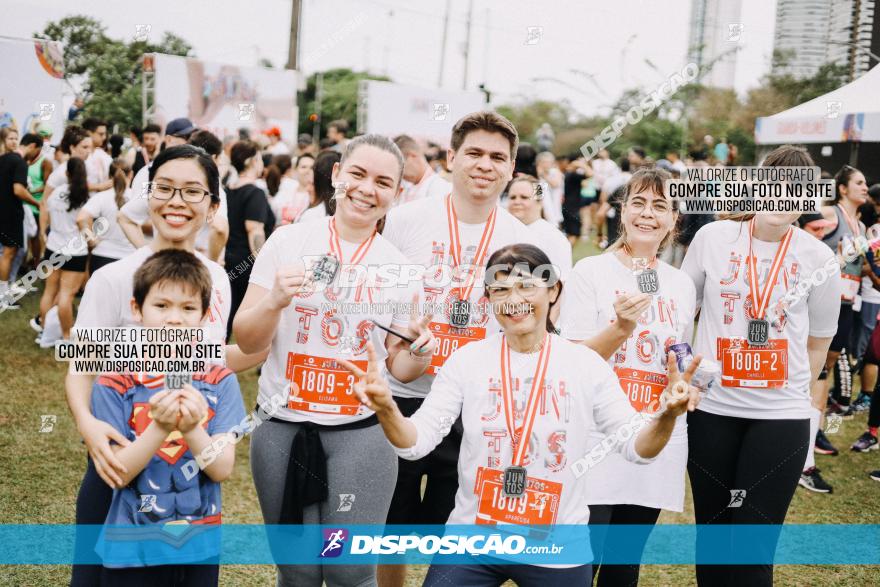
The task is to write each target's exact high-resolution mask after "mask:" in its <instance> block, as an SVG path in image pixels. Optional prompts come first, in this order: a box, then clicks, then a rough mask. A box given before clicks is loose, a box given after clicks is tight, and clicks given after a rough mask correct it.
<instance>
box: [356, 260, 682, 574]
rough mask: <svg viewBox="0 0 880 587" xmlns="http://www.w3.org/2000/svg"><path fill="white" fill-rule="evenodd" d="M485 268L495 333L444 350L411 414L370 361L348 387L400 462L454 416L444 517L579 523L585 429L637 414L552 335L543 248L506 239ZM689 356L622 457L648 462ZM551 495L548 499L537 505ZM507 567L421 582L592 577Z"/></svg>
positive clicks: (585, 359)
mask: <svg viewBox="0 0 880 587" xmlns="http://www.w3.org/2000/svg"><path fill="white" fill-rule="evenodd" d="M486 264H487V266H488V272H487V277H486V282H487V284H488V285H487V286H486V294H487V296H488V299H489V303H490V304H491V306H492V312H493V314H494V315H495V318H496V319H497V320H498V323H499V324H500V325H501V328H502V332H501V333H498V334H495V335H493V336H490V337H488V338H486V339H484V340H480V341H477V342H473V343H471V344H468V345H467V346H466V347H463V348H461V349H459V350H458V351H456V352H455V353H453V354H452V356H450V358H449V359H448V360H447V362H446V363H445V364H444V366H443V369H442V370H441V371H440V374H439V375H438V376H437V378H436V379H435V380H434V382H433V384H432V386H431V391H430V393H429V394H428V395H427V397H426V399H425V401H424V403H423V404H422V406H421V407H420V408H419V409H418V410H417V411H416V412H415V414H413V415H412V416H411V417H409V418H405V417H404V416H403V415H402V414H401V412H400V410H399V408H398V407H397V404H396V403H395V402H394V400H393V399H392V397H391V391H390V389H389V387H388V384H387V382H386V381H385V378H384V377H383V376H382V374H381V373H380V372H379V370H378V369H377V368H376V366H375V361H371V363H370V365H368V368H367V369H366V370H364V369H361V368H358V367H356V366H354V365H349V366H348V368H349V370H350V372H351V373H352V374H353V375H355V376H356V377H357V378H358V383H357V384H356V385H355V393H356V394H357V396H358V398H359V399H360V400H361V401H362V402H363V403H364V405H366V406H367V407H368V408H370V409H372V410H374V411H375V412H376V415H377V416H378V418H379V422H380V423H381V424H382V428H383V430H384V431H385V435H386V436H387V437H388V440H389V441H390V442H391V444H392V445H394V447H395V449H396V451H397V454H398V455H400V456H401V457H402V458H405V459H418V458H421V457H423V456H424V455H426V454H428V453H429V452H430V451H431V450H433V448H434V447H435V446H437V445H438V444H439V443H440V441H441V440H442V439H443V437H444V436H446V434H448V433H449V426H450V425H451V422H454V421H455V420H456V418H458V417H459V415H461V418H462V423H463V426H464V433H463V439H462V443H461V453H460V456H459V459H458V476H459V484H458V492H457V493H456V496H455V509H454V510H453V511H452V514H451V515H450V516H449V520H448V521H447V524H489V525H495V524H519V525H525V526H551V525H557V524H566V525H570V524H586V523H587V520H588V519H589V517H590V512H589V509H588V508H587V507H586V504H587V503H588V501H587V492H588V486H589V481H588V479H587V478H586V477H585V476H581V475H580V474H578V472H577V468H576V467H575V466H574V465H573V464H574V463H575V462H578V461H579V460H581V459H582V457H584V456H585V455H586V454H587V453H588V451H589V449H590V437H589V435H588V430H589V429H590V428H596V429H598V430H600V431H602V432H605V433H612V432H615V431H617V430H619V429H622V428H624V427H627V426H629V425H630V424H631V423H632V422H633V421H634V420H635V419H637V414H636V411H635V410H634V409H633V408H632V406H631V405H630V403H629V402H628V401H627V400H626V397H625V396H624V395H623V394H622V393H620V385H619V383H618V381H617V377H616V376H615V374H614V372H613V371H612V370H611V368H610V367H609V366H608V364H607V363H606V362H605V361H604V360H603V359H602V357H600V356H599V355H597V354H596V353H595V352H593V351H592V350H590V349H589V348H586V347H584V346H583V345H579V344H575V343H573V342H570V341H568V340H566V339H564V338H562V337H560V336H558V335H556V334H555V331H554V329H553V325H552V324H551V322H550V320H549V316H550V309H551V307H552V306H553V305H554V304H555V303H556V302H557V301H558V299H559V295H560V293H561V290H562V285H561V283H560V282H559V278H558V275H557V273H556V271H555V270H554V269H553V267H552V266H551V264H550V260H549V259H548V258H547V256H546V255H545V254H544V253H543V252H542V251H541V250H540V249H538V248H537V247H535V246H532V245H526V244H516V245H508V246H505V247H502V248H501V249H498V250H497V251H496V252H495V253H494V254H493V255H492V256H491V257H490V258H489V260H488V261H487V263H486ZM698 364H699V360H695V361H694V362H693V363H692V364H691V366H690V367H689V369H688V371H687V372H686V373H685V374H684V376H683V379H682V377H681V375H680V374H679V373H678V371H677V369H676V366H675V360H674V355H672V354H670V357H669V359H668V365H669V381H668V386H667V389H668V390H669V393H668V394H667V395H666V396H664V397H665V399H668V401H667V402H666V406H665V411H663V413H662V415H660V416H659V417H657V418H654V419H653V420H652V421H651V422H649V423H646V424H645V425H644V426H643V427H642V428H641V430H640V432H639V433H638V434H634V433H632V432H631V433H630V435H629V436H628V437H627V438H628V439H627V440H626V441H625V442H623V443H618V444H617V446H616V447H615V450H617V451H618V452H619V453H620V454H621V455H623V457H624V458H625V459H626V460H627V461H629V462H633V463H648V462H651V461H652V460H653V459H654V458H655V457H656V456H657V455H658V454H659V453H660V451H661V450H662V449H663V447H664V446H665V445H666V442H667V441H668V440H669V438H670V436H671V435H672V433H673V429H674V428H675V423H676V420H677V417H678V416H679V415H680V414H682V413H684V411H685V410H687V409H688V406H689V405H691V406H692V405H693V402H694V399H695V398H693V397H692V396H691V394H690V393H689V386H688V383H689V381H690V378H691V375H692V373H693V370H694V369H695V368H696V366H697V365H698ZM585 373H589V376H588V377H586V376H585V375H584V374H585ZM673 389H674V395H673ZM515 407H516V408H515ZM523 440H526V442H523ZM548 502H551V503H555V504H556V507H555V508H551V507H544V506H542V504H546V503H548ZM587 554H588V553H587V552H585V553H584V556H585V557H586V556H587ZM484 561H485V559H484ZM481 562H482V561H481ZM506 563H507V561H504V560H501V559H495V560H493V561H492V563H491V564H480V565H465V566H454V565H440V564H437V565H432V566H431V568H430V570H429V571H428V575H427V577H426V579H425V585H431V586H437V585H444V586H445V585H500V584H501V583H503V582H504V581H506V580H508V579H510V580H513V581H514V582H515V583H516V584H517V585H523V586H541V587H552V586H557V585H558V586H563V585H564V586H566V587H570V586H572V585H587V584H589V582H590V565H589V564H581V565H568V566H566V565H540V566H538V565H525V564H515V565H514V564H506Z"/></svg>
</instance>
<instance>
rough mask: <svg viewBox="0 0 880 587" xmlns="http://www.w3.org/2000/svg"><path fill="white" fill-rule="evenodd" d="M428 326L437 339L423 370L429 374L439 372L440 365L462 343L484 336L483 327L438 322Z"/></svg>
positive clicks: (484, 330)
mask: <svg viewBox="0 0 880 587" xmlns="http://www.w3.org/2000/svg"><path fill="white" fill-rule="evenodd" d="M428 328H430V329H431V332H432V333H433V334H434V338H436V339H437V347H436V348H435V349H434V356H433V357H431V364H430V365H429V366H428V369H427V370H426V371H425V373H427V374H429V375H436V374H437V373H439V372H440V367H442V366H443V364H444V363H445V362H446V359H448V358H449V357H450V355H452V353H454V352H455V351H457V350H458V349H460V348H461V347H463V346H464V345H466V344H468V343H471V342H474V341H477V340H483V339H484V338H486V329H485V328H473V327H468V328H454V327H452V326H450V325H449V324H440V323H439V322H431V324H430V325H429V326H428Z"/></svg>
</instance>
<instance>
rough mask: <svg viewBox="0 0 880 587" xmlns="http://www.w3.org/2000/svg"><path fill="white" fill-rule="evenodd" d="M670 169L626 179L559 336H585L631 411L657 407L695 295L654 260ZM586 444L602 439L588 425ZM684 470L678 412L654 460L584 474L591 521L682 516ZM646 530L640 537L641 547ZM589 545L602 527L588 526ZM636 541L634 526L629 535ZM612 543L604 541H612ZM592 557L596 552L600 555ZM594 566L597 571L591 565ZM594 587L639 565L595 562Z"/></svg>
mask: <svg viewBox="0 0 880 587" xmlns="http://www.w3.org/2000/svg"><path fill="white" fill-rule="evenodd" d="M669 179H671V176H670V174H669V173H667V172H665V171H663V170H662V169H642V170H639V171H637V172H636V173H635V174H633V176H632V178H631V179H630V180H629V182H627V185H626V191H625V192H624V198H623V202H622V204H621V214H620V237H619V238H618V240H617V241H616V242H615V243H614V244H613V245H611V246H610V247H609V248H608V252H606V253H605V254H602V255H596V256H593V257H587V258H585V259H581V260H580V261H579V262H578V264H577V265H576V266H575V268H574V271H573V272H572V276H571V278H569V279H568V280H567V281H566V283H565V290H566V293H565V299H564V300H563V303H562V312H561V315H560V329H561V331H562V335H563V336H564V337H565V338H567V339H569V340H571V341H573V342H585V343H586V344H587V346H589V347H590V348H592V349H593V350H595V351H596V352H597V353H599V354H600V355H601V356H602V358H603V359H605V360H606V361H608V362H609V364H610V365H611V366H612V367H613V368H614V372H615V373H616V374H617V377H618V378H619V380H620V386H621V390H620V392H621V393H622V394H623V395H624V397H626V398H627V400H628V401H629V403H630V404H631V405H632V407H633V408H634V409H635V410H637V411H639V412H645V413H649V414H650V413H654V412H655V411H656V410H657V407H658V405H657V400H658V398H659V397H660V394H661V393H662V392H663V390H664V389H665V387H666V383H667V373H666V352H667V351H668V349H669V347H670V345H673V344H677V343H690V342H691V336H692V334H693V324H694V315H695V313H696V292H695V291H694V284H693V282H692V281H691V280H690V278H689V277H688V275H687V274H686V273H684V272H682V271H680V270H678V269H676V268H675V267H673V266H671V265H669V264H667V263H664V262H663V261H661V260H659V259H658V258H657V255H658V253H659V252H660V251H661V250H663V249H664V248H665V246H666V245H668V244H669V243H670V242H671V241H672V239H673V232H674V228H675V223H676V220H677V219H678V211H677V210H676V209H675V208H674V207H673V203H672V201H671V200H670V199H669V197H668V196H667V194H666V189H665V184H666V181H667V180H669ZM591 439H592V440H591V442H592V443H593V444H594V445H597V444H600V443H601V441H602V439H603V435H602V434H601V433H599V432H598V431H596V430H593V431H591ZM686 466H687V423H686V422H685V417H684V416H683V415H682V416H681V417H679V418H678V421H677V422H676V424H675V429H674V431H673V433H672V438H671V439H670V441H669V444H668V445H667V446H666V448H665V449H663V452H662V453H660V455H659V456H658V457H657V460H656V461H655V462H653V463H651V464H650V465H647V466H635V465H633V464H632V463H628V462H627V461H626V460H625V459H623V458H622V457H621V456H620V455H617V454H611V455H609V456H608V457H607V458H606V459H604V460H603V461H602V462H600V463H598V464H597V465H595V466H593V467H591V468H590V469H588V470H587V473H586V478H587V503H588V504H589V505H590V511H591V512H592V513H591V515H590V525H591V526H592V525H596V524H601V525H604V524H639V525H643V526H653V525H654V524H655V523H656V522H657V518H658V516H659V515H660V510H661V509H665V510H670V511H674V512H681V511H682V510H683V508H684V479H685V468H686ZM649 534H650V531H648V532H644V533H641V532H640V533H639V539H641V545H640V549H641V548H644V544H645V542H647V540H648V536H649ZM592 536H593V540H592V543H593V546H594V550H596V549H595V547H596V546H597V543H600V542H601V540H599V538H601V532H594V533H593V534H592ZM632 537H633V540H635V532H633V534H632ZM609 548H610V546H609ZM596 556H597V560H601V556H602V553H601V552H596ZM597 567H598V568H597ZM593 571H594V575H595V574H597V573H598V576H599V578H598V581H597V586H598V587H610V586H618V585H626V586H631V585H636V584H638V581H639V565H638V564H621V565H606V564H602V565H601V566H599V565H594V567H593Z"/></svg>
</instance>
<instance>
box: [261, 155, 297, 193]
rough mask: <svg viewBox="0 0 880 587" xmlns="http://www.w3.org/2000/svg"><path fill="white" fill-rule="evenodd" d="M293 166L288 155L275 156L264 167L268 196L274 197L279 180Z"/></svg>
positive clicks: (278, 186)
mask: <svg viewBox="0 0 880 587" xmlns="http://www.w3.org/2000/svg"><path fill="white" fill-rule="evenodd" d="M292 166H293V159H291V157H290V155H275V156H274V157H272V162H271V163H270V164H269V165H268V166H267V167H266V187H267V188H269V195H270V196H274V195H275V194H277V193H278V188H280V187H281V178H282V177H283V176H284V174H285V173H287V172H288V171H289V170H290V168H291V167H292Z"/></svg>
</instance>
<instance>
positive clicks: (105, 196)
mask: <svg viewBox="0 0 880 587" xmlns="http://www.w3.org/2000/svg"><path fill="white" fill-rule="evenodd" d="M110 177H111V178H112V179H113V187H112V188H110V189H109V190H104V191H103V192H98V193H96V194H92V197H91V198H89V200H88V201H87V202H86V203H85V205H83V207H82V208H81V209H80V211H79V213H78V214H77V217H76V224H77V226H78V227H79V229H80V231H84V230H91V231H92V232H93V233H94V232H95V229H94V227H93V223H94V221H95V219H96V218H103V219H104V220H103V222H106V224H107V226H108V229H107V231H106V232H105V233H104V235H103V236H101V237H99V238H98V240H97V241H95V242H91V243H89V246H90V247H91V256H90V258H89V271H90V272H92V273H94V272H95V271H97V270H98V269H100V268H101V267H103V266H104V265H108V264H110V263H112V262H114V261H118V260H119V259H122V258H124V257H127V256H129V255H131V254H132V253H134V252H135V248H134V246H132V244H131V242H129V240H128V239H127V238H125V234H124V233H123V232H122V229H121V228H119V224H118V223H117V221H116V217H117V215H118V214H119V210H120V209H121V208H122V206H123V205H125V202H126V201H127V200H128V198H130V197H131V190H129V189H127V188H126V186H127V185H128V184H129V182H130V181H131V177H132V176H131V169H130V168H129V167H128V165H127V164H126V163H125V160H123V159H121V158H120V159H117V160H116V161H114V162H113V163H112V164H111V165H110Z"/></svg>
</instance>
